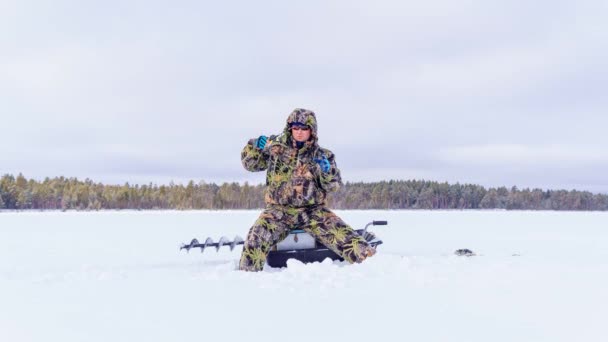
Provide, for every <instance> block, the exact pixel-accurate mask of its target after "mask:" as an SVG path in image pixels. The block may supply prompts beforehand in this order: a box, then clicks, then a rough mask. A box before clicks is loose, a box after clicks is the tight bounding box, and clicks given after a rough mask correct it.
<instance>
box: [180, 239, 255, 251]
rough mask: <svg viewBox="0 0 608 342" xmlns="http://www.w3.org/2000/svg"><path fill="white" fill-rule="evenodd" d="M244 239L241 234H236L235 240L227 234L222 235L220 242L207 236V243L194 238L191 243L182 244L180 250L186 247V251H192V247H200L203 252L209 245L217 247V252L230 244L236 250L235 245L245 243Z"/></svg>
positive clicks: (231, 248)
mask: <svg viewBox="0 0 608 342" xmlns="http://www.w3.org/2000/svg"><path fill="white" fill-rule="evenodd" d="M244 243H245V242H244V240H243V238H241V237H240V236H238V235H237V236H235V237H234V240H232V241H230V239H228V238H227V237H225V236H222V238H221V239H220V241H218V242H214V241H213V239H212V238H210V237H209V238H207V239H206V240H205V243H200V242H199V241H198V240H197V239H192V241H191V242H190V243H189V244H182V246H181V247H180V250H182V249H185V250H186V251H188V252H190V249H192V248H200V249H201V253H202V252H204V251H205V248H207V247H215V250H216V252H219V250H220V248H221V247H222V246H228V247H230V250H231V251H232V250H234V247H236V246H238V245H242V244H244Z"/></svg>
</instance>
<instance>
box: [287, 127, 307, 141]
mask: <svg viewBox="0 0 608 342" xmlns="http://www.w3.org/2000/svg"><path fill="white" fill-rule="evenodd" d="M291 136H293V138H294V139H295V140H296V141H298V142H305V141H308V139H310V127H308V126H306V127H302V126H295V127H291Z"/></svg>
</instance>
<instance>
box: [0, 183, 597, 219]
mask: <svg viewBox="0 0 608 342" xmlns="http://www.w3.org/2000/svg"><path fill="white" fill-rule="evenodd" d="M263 192H264V186H263V185H250V184H247V183H245V184H239V183H224V184H221V185H217V184H214V183H205V182H202V181H201V182H199V183H195V182H194V181H190V182H189V183H188V184H186V185H182V184H173V183H171V184H169V185H156V184H148V185H130V184H128V183H126V184H123V185H104V184H101V183H96V182H94V181H92V180H90V179H86V180H84V181H81V180H78V179H76V178H65V177H58V178H53V179H50V178H46V179H45V180H43V181H36V180H33V179H27V178H26V177H24V176H23V175H22V174H19V175H18V176H17V177H15V176H13V175H4V176H3V177H2V178H0V209H61V210H67V209H77V210H100V209H180V210H187V209H254V208H262V207H264V198H263ZM330 205H331V206H332V207H333V208H336V209H507V210H518V209H519V210H608V195H605V194H593V193H591V192H588V191H576V190H569V191H568V190H542V189H518V188H517V187H511V188H507V187H499V188H485V187H483V186H480V185H473V184H458V183H457V184H448V183H439V182H433V181H424V180H409V181H383V182H374V183H346V184H345V185H344V186H343V187H342V188H341V189H340V190H339V191H338V192H337V193H333V194H331V195H330Z"/></svg>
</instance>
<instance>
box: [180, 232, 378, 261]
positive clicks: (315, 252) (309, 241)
mask: <svg viewBox="0 0 608 342" xmlns="http://www.w3.org/2000/svg"><path fill="white" fill-rule="evenodd" d="M387 224H388V222H387V221H372V222H370V223H368V224H367V225H365V228H363V229H357V230H355V231H356V232H357V233H358V234H359V235H361V236H362V237H363V238H364V239H365V241H367V242H368V243H369V244H370V245H371V246H372V247H374V248H375V247H377V246H379V245H381V244H382V240H380V239H378V238H377V237H376V236H375V235H374V234H373V233H371V232H369V231H368V230H367V228H368V227H369V226H385V225H387ZM242 244H244V240H243V238H241V237H240V236H235V237H234V240H232V241H231V240H230V239H228V238H227V237H225V236H224V237H222V238H220V240H219V241H218V242H214V241H213V239H212V238H207V239H206V240H205V242H204V243H200V242H199V241H198V240H197V239H193V240H192V241H191V242H190V243H189V244H182V246H181V247H180V250H182V249H185V250H186V251H188V252H190V250H191V249H192V248H200V249H201V252H204V251H205V248H208V247H214V248H215V250H216V251H219V250H220V248H222V246H227V247H229V248H230V250H231V251H232V250H234V248H235V247H236V246H238V245H242ZM326 258H330V259H331V260H343V259H342V258H341V257H340V256H339V255H337V254H336V253H334V252H333V251H332V250H330V249H329V248H327V247H325V246H324V245H323V244H322V243H320V242H319V241H317V240H316V239H315V238H314V237H313V236H312V235H310V234H308V233H306V232H305V231H303V230H300V229H295V230H292V231H291V232H289V234H288V235H287V237H286V238H285V239H284V240H283V241H281V242H279V243H278V244H277V245H276V246H274V247H273V248H272V250H271V251H270V252H269V253H268V257H267V258H266V262H267V264H268V265H269V266H271V267H285V266H286V265H287V260H288V259H297V260H300V261H301V262H303V263H309V262H315V261H318V262H320V261H323V260H325V259H326Z"/></svg>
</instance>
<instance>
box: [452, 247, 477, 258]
mask: <svg viewBox="0 0 608 342" xmlns="http://www.w3.org/2000/svg"><path fill="white" fill-rule="evenodd" d="M454 254H456V255H458V256H468V257H470V256H475V255H476V254H475V253H474V252H473V251H472V250H470V249H467V248H464V249H457V250H456V252H454Z"/></svg>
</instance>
